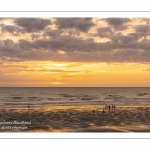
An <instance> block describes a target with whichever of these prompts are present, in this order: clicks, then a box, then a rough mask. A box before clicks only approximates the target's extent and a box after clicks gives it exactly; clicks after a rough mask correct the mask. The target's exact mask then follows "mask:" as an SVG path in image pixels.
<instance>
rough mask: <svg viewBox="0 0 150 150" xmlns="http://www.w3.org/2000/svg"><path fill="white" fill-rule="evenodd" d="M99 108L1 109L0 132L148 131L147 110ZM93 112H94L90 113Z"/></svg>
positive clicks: (47, 107)
mask: <svg viewBox="0 0 150 150" xmlns="http://www.w3.org/2000/svg"><path fill="white" fill-rule="evenodd" d="M103 108H105V107H104V106H103V105H92V106H91V105H80V106H46V107H45V106H43V107H33V108H32V107H30V108H15V109H10V108H5V109H1V111H0V118H1V119H0V132H149V131H150V107H148V106H147V107H145V106H143V107H142V106H117V107H116V108H115V109H112V108H111V109H110V111H109V109H105V113H103ZM93 110H95V113H93Z"/></svg>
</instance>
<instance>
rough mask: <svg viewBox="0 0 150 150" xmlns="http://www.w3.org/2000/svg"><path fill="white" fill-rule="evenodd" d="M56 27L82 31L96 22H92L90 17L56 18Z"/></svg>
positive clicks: (86, 30)
mask: <svg viewBox="0 0 150 150" xmlns="http://www.w3.org/2000/svg"><path fill="white" fill-rule="evenodd" d="M55 23H56V25H57V26H58V29H68V28H75V29H78V30H80V31H82V32H88V30H89V29H90V28H91V27H93V26H95V25H96V24H95V23H94V22H92V18H57V19H56V21H55Z"/></svg>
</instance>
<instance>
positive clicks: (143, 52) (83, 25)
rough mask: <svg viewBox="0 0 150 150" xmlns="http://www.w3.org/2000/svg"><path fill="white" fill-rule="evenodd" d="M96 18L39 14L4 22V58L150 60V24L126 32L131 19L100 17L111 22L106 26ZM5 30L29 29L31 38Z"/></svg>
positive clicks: (1, 46) (1, 47) (0, 49)
mask: <svg viewBox="0 0 150 150" xmlns="http://www.w3.org/2000/svg"><path fill="white" fill-rule="evenodd" d="M93 21H94V19H93V20H92V19H91V18H57V19H54V22H52V21H50V19H39V18H29V19H28V18H18V19H14V22H13V23H15V25H14V26H13V25H2V26H1V28H2V33H3V34H4V36H5V34H6V37H4V39H5V40H3V38H2V39H1V41H0V58H1V61H3V62H6V61H9V62H10V61H30V60H33V61H34V60H35V61H38V60H43V61H47V60H49V61H71V62H73V61H77V62H79V61H80V62H83V61H84V62H149V61H150V60H149V57H150V53H149V50H150V40H149V39H148V36H149V30H150V29H149V25H148V24H147V25H140V24H138V23H136V26H132V30H131V31H130V32H126V33H124V32H122V31H123V30H124V29H125V28H126V27H128V26H127V23H132V22H131V21H132V20H131V19H128V18H106V19H101V21H105V22H107V23H108V24H109V26H103V27H100V25H99V24H97V25H96V24H95V23H94V22H93ZM140 21H141V20H140ZM136 22H138V20H136ZM142 23H143V22H142ZM49 25H52V26H49ZM93 26H95V28H93V29H92V31H93V32H90V34H89V33H88V31H89V30H90V28H91V27H93ZM57 27H58V28H57ZM114 29H115V30H114ZM121 29H122V30H121ZM116 30H117V31H116ZM120 30H121V31H120ZM5 32H9V33H12V34H16V32H18V33H20V32H22V33H24V32H28V37H30V38H28V37H27V36H26V37H25V38H23V37H22V36H21V37H20V34H19V35H18V39H17V40H15V41H13V36H12V37H9V36H8V38H7V35H8V34H7V33H5ZM33 32H35V33H33ZM39 32H41V33H39ZM83 32H84V33H83ZM98 36H99V37H101V38H107V39H108V40H109V41H108V40H107V41H106V42H105V41H100V40H101V39H100V38H99V37H98ZM142 37H145V38H144V39H143V38H142ZM15 38H17V36H15ZM31 38H32V40H31ZM95 38H97V39H98V40H99V42H98V41H97V40H95ZM60 52H62V53H60ZM51 71H52V70H51ZM53 71H61V70H53Z"/></svg>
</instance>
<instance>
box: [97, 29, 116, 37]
mask: <svg viewBox="0 0 150 150" xmlns="http://www.w3.org/2000/svg"><path fill="white" fill-rule="evenodd" d="M97 32H98V35H99V36H100V37H102V38H103V37H108V38H109V37H111V36H112V35H113V31H112V29H111V28H110V27H101V28H98V29H97Z"/></svg>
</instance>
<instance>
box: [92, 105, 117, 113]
mask: <svg viewBox="0 0 150 150" xmlns="http://www.w3.org/2000/svg"><path fill="white" fill-rule="evenodd" d="M115 108H116V106H115V105H105V108H103V111H102V113H105V112H106V111H109V112H110V111H111V110H112V111H115ZM94 113H95V110H93V114H94Z"/></svg>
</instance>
